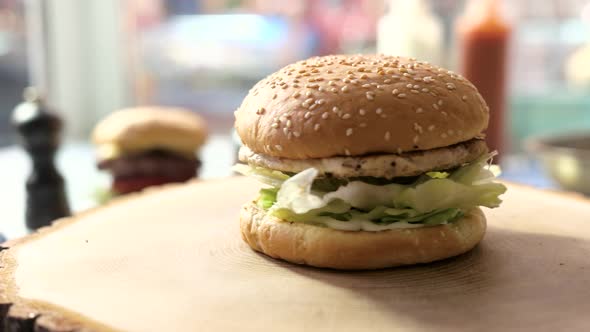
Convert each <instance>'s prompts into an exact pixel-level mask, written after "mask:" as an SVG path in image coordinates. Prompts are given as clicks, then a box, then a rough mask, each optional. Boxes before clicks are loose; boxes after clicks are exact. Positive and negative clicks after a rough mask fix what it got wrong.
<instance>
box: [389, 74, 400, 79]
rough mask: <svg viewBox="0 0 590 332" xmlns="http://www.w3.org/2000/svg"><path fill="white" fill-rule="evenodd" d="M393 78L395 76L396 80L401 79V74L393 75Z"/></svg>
mask: <svg viewBox="0 0 590 332" xmlns="http://www.w3.org/2000/svg"><path fill="white" fill-rule="evenodd" d="M391 78H393V79H394V80H399V79H400V76H399V75H393V76H391Z"/></svg>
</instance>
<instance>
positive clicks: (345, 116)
mask: <svg viewBox="0 0 590 332" xmlns="http://www.w3.org/2000/svg"><path fill="white" fill-rule="evenodd" d="M342 118H343V119H344V120H346V119H350V114H348V113H346V114H344V115H343V116H342Z"/></svg>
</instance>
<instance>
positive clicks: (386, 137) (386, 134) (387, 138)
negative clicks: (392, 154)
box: [385, 132, 391, 141]
mask: <svg viewBox="0 0 590 332" xmlns="http://www.w3.org/2000/svg"><path fill="white" fill-rule="evenodd" d="M390 138H391V133H390V132H386V133H385V140H386V141H389V139H390Z"/></svg>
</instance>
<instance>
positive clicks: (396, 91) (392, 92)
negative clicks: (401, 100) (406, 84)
mask: <svg viewBox="0 0 590 332" xmlns="http://www.w3.org/2000/svg"><path fill="white" fill-rule="evenodd" d="M398 92H399V90H398V89H393V91H391V94H394V95H396V94H397V93H398Z"/></svg>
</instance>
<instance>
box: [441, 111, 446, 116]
mask: <svg viewBox="0 0 590 332" xmlns="http://www.w3.org/2000/svg"><path fill="white" fill-rule="evenodd" d="M440 113H441V114H442V115H444V116H447V115H448V114H447V112H445V111H442V112H440Z"/></svg>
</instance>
